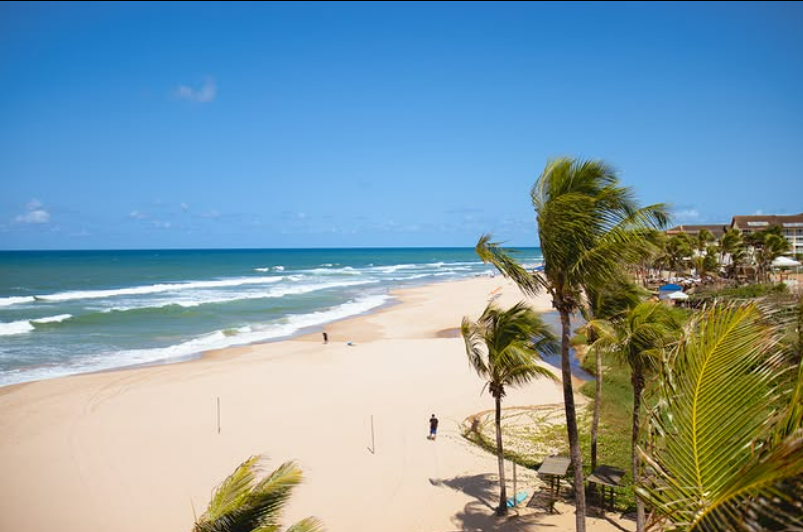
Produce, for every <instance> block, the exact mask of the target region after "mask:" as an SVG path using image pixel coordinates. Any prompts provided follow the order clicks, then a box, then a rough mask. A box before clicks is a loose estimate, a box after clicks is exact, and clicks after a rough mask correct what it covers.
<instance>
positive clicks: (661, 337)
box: [603, 301, 684, 532]
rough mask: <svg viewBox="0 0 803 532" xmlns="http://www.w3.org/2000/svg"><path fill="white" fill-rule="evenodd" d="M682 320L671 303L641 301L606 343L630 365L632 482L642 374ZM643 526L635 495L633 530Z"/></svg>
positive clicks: (635, 477)
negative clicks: (669, 305) (634, 527)
mask: <svg viewBox="0 0 803 532" xmlns="http://www.w3.org/2000/svg"><path fill="white" fill-rule="evenodd" d="M683 321H684V320H683V315H682V314H681V313H679V312H678V311H677V310H676V309H674V308H673V307H668V306H666V305H665V304H663V303H661V302H659V301H644V302H641V303H639V304H638V305H636V306H635V307H633V308H632V309H631V310H630V311H629V312H628V313H627V314H626V315H625V316H624V318H623V319H621V320H618V321H616V322H615V323H614V324H613V330H614V338H613V339H612V340H613V341H612V342H610V344H609V349H610V350H611V351H612V352H613V353H615V354H616V355H618V356H619V357H621V358H622V359H623V360H624V361H626V362H627V364H628V365H629V366H630V382H631V384H632V385H633V423H632V426H631V433H630V443H631V450H632V452H631V460H630V465H631V473H632V475H633V484H634V485H636V484H637V483H638V479H639V460H638V453H637V446H638V439H639V432H640V428H641V420H640V416H641V409H642V407H641V401H642V394H643V392H644V388H645V385H646V377H647V375H648V374H649V373H650V372H651V371H652V370H654V369H656V368H658V367H659V366H660V363H661V362H662V360H663V358H664V350H665V349H666V347H667V346H668V345H669V344H671V343H672V342H674V341H675V340H676V339H677V337H678V335H679V334H680V331H681V327H682V326H683ZM603 340H605V339H604V338H603ZM644 527H645V515H644V503H643V501H642V500H641V499H640V498H639V497H638V496H636V530H638V531H639V532H643V530H644Z"/></svg>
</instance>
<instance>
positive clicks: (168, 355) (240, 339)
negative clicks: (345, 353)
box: [0, 294, 389, 386]
mask: <svg viewBox="0 0 803 532" xmlns="http://www.w3.org/2000/svg"><path fill="white" fill-rule="evenodd" d="M388 299H389V297H388V296H387V295H385V294H376V295H369V296H365V297H361V298H358V299H355V300H351V301H349V302H347V303H344V304H342V305H338V306H335V307H332V308H330V309H327V310H323V311H318V312H311V313H308V314H299V315H294V316H289V317H287V318H285V319H283V320H281V321H279V322H277V323H272V324H267V325H263V326H244V327H239V328H234V329H224V330H220V331H215V332H213V333H209V334H206V335H203V336H199V337H198V338H194V339H192V340H188V341H186V342H182V343H180V344H176V345H172V346H168V347H162V348H154V349H132V350H125V351H119V352H117V353H112V354H106V355H102V356H98V355H88V356H83V357H79V358H77V359H75V360H73V361H72V362H71V363H70V364H69V365H65V366H59V367H51V366H48V367H39V368H27V369H20V370H12V371H9V372H7V373H4V374H0V386H7V385H10V384H18V383H22V382H29V381H34V380H40V379H48V378H54V377H63V376H66V375H76V374H80V373H89V372H93V371H102V370H107V369H115V368H122V367H127V366H135V365H140V364H149V363H156V362H164V361H168V360H181V359H186V358H187V357H190V356H192V355H197V354H199V353H203V352H205V351H211V350H214V349H223V348H226V347H233V346H237V345H245V344H252V343H256V342H264V341H267V340H275V339H279V338H286V337H288V336H291V335H293V334H295V333H297V332H298V331H300V330H302V329H304V328H307V327H315V326H319V325H323V324H325V323H329V322H332V321H335V320H339V319H343V318H347V317H349V316H356V315H358V314H362V313H365V312H368V311H369V310H371V309H374V308H376V307H379V306H381V305H383V304H385V303H386V302H387V300H388ZM23 323H28V322H27V321H26V322H23ZM2 325H11V324H2Z"/></svg>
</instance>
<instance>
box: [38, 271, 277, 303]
mask: <svg viewBox="0 0 803 532" xmlns="http://www.w3.org/2000/svg"><path fill="white" fill-rule="evenodd" d="M281 280H282V277H241V278H239V279H222V280H219V281H190V282H187V283H162V284H153V285H146V286H134V287H131V288H118V289H112V290H73V291H69V292H59V293H56V294H50V295H45V296H34V297H35V298H36V299H37V300H40V301H73V300H76V299H103V298H108V297H118V296H138V295H147V294H158V293H160V292H174V291H181V290H196V289H206V288H229V287H234V286H243V285H250V284H269V283H276V282H278V281H281Z"/></svg>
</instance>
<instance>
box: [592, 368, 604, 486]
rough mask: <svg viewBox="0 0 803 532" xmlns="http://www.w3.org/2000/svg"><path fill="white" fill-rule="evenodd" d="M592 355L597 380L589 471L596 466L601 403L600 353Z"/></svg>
mask: <svg viewBox="0 0 803 532" xmlns="http://www.w3.org/2000/svg"><path fill="white" fill-rule="evenodd" d="M594 356H595V357H596V361H595V362H596V378H597V380H596V385H595V388H594V418H593V419H592V420H591V471H594V470H595V469H596V468H597V433H598V431H599V416H600V409H601V403H602V354H601V353H595V354H594Z"/></svg>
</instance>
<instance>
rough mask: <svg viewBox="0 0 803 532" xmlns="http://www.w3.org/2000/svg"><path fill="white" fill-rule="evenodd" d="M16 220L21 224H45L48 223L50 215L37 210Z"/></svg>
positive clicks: (21, 215)
mask: <svg viewBox="0 0 803 532" xmlns="http://www.w3.org/2000/svg"><path fill="white" fill-rule="evenodd" d="M16 220H17V221H18V222H20V223H23V224H46V223H47V222H49V221H50V213H48V212H47V211H45V210H42V209H37V210H35V211H30V212H26V213H25V214H20V215H19V216H17V218H16Z"/></svg>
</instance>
